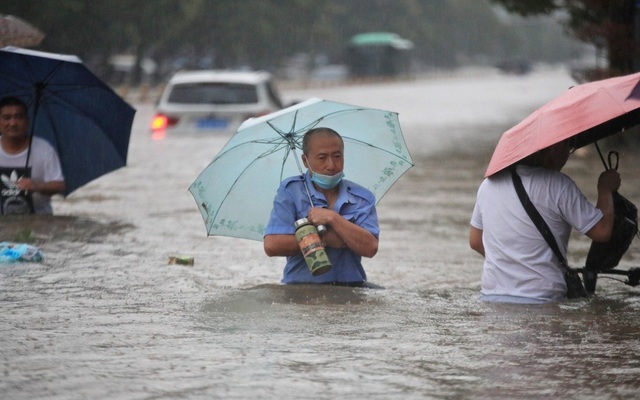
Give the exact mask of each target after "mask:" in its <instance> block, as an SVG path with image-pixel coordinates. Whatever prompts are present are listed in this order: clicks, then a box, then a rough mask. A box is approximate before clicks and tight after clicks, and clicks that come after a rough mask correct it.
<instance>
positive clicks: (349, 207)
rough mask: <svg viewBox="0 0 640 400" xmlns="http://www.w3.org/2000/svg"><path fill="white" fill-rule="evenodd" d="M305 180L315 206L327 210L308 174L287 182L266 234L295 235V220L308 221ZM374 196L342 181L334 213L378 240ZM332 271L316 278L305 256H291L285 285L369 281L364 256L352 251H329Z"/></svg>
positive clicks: (281, 189)
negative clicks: (302, 219) (363, 264)
mask: <svg viewBox="0 0 640 400" xmlns="http://www.w3.org/2000/svg"><path fill="white" fill-rule="evenodd" d="M305 180H306V184H307V187H308V188H309V193H310V194H311V198H312V199H313V206H315V207H324V208H328V207H329V205H328V203H327V199H326V198H325V197H324V195H323V194H322V193H321V192H319V191H318V190H316V189H315V187H314V186H313V184H312V183H311V180H310V179H309V173H308V172H307V173H306V174H305V175H299V176H293V177H290V178H287V179H285V180H284V181H282V183H281V184H280V187H279V188H278V192H277V194H276V197H275V199H274V200H273V209H272V210H271V217H270V218H269V223H268V224H267V227H266V229H265V236H267V235H295V227H294V223H295V221H297V220H299V219H300V218H305V217H306V216H307V214H308V213H309V210H310V209H311V207H312V206H311V204H310V203H309V197H308V196H307V192H306V190H305V186H304V182H305ZM375 204H376V201H375V196H374V195H373V193H371V191H369V190H368V189H366V188H364V187H362V186H360V185H358V184H356V183H354V182H351V181H348V180H345V179H343V180H342V181H341V182H340V184H339V193H338V199H337V200H336V203H335V204H334V206H333V210H334V211H336V212H337V213H339V214H340V215H342V216H343V217H344V218H346V219H347V220H348V221H350V222H353V223H354V224H356V225H358V226H360V227H362V228H364V229H366V230H367V231H369V232H371V233H372V234H373V235H374V236H375V237H378V236H379V234H380V228H379V226H378V214H377V212H376V207H375ZM326 251H327V255H328V256H329V259H330V260H331V264H332V265H333V268H331V270H330V271H329V272H327V273H325V274H322V275H318V276H313V275H311V272H310V271H309V268H308V267H307V264H306V262H305V261H304V257H303V256H302V253H300V254H296V255H295V256H288V257H287V263H286V265H285V267H284V274H283V278H282V283H360V282H365V281H366V280H367V275H366V274H365V272H364V268H363V267H362V262H361V260H362V257H361V256H359V255H358V254H356V253H354V252H353V251H351V250H350V249H349V248H344V249H336V248H331V247H328V248H326Z"/></svg>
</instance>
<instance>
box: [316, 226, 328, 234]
mask: <svg viewBox="0 0 640 400" xmlns="http://www.w3.org/2000/svg"><path fill="white" fill-rule="evenodd" d="M316 229H317V230H318V233H319V234H320V235H324V234H325V233H327V227H326V226H324V225H318V226H316Z"/></svg>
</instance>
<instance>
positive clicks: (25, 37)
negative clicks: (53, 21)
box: [0, 15, 44, 47]
mask: <svg viewBox="0 0 640 400" xmlns="http://www.w3.org/2000/svg"><path fill="white" fill-rule="evenodd" d="M42 39H44V34H43V33H42V32H40V31H39V30H38V29H37V28H36V27H34V26H32V25H30V24H29V23H27V22H25V21H23V20H21V19H20V18H18V17H14V16H12V15H0V47H5V46H17V47H33V46H37V45H39V44H40V42H42Z"/></svg>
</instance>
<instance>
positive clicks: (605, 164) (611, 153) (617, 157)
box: [593, 142, 620, 171]
mask: <svg viewBox="0 0 640 400" xmlns="http://www.w3.org/2000/svg"><path fill="white" fill-rule="evenodd" d="M593 144H594V145H595V146H596V150H598V155H599V156H600V160H602V164H603V165H604V169H605V170H608V169H615V170H616V171H617V170H618V162H619V161H620V155H619V154H618V152H617V151H615V150H611V151H610V152H609V155H608V157H607V161H608V162H609V163H608V164H607V161H605V160H604V157H603V156H602V151H600V146H598V142H593ZM614 156H615V162H616V163H615V166H614V165H613V161H614V160H613V157H614Z"/></svg>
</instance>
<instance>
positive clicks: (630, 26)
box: [492, 0, 640, 78]
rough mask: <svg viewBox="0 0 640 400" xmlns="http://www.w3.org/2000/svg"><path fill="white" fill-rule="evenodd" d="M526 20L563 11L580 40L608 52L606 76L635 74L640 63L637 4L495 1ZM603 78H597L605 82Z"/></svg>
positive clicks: (617, 0) (623, 0)
mask: <svg viewBox="0 0 640 400" xmlns="http://www.w3.org/2000/svg"><path fill="white" fill-rule="evenodd" d="M492 1H493V2H494V3H498V4H501V5H502V6H504V8H505V9H506V10H508V11H510V12H513V13H517V14H520V15H523V16H530V15H539V14H549V13H552V12H555V11H563V12H566V13H567V15H568V21H567V27H568V28H569V29H570V30H571V31H572V32H573V34H574V35H575V36H576V37H577V38H578V39H580V40H583V41H585V42H587V43H590V44H592V45H594V46H595V47H596V48H598V49H604V50H606V52H607V58H608V61H609V68H608V70H607V71H605V72H604V76H616V75H625V74H629V73H632V72H634V71H635V70H636V69H637V68H638V66H637V65H634V63H636V62H637V61H636V60H638V59H640V44H639V43H638V41H637V38H635V37H634V35H635V15H636V12H637V10H636V4H635V3H636V1H635V0H492ZM604 76H603V75H597V76H593V78H601V77H604Z"/></svg>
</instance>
